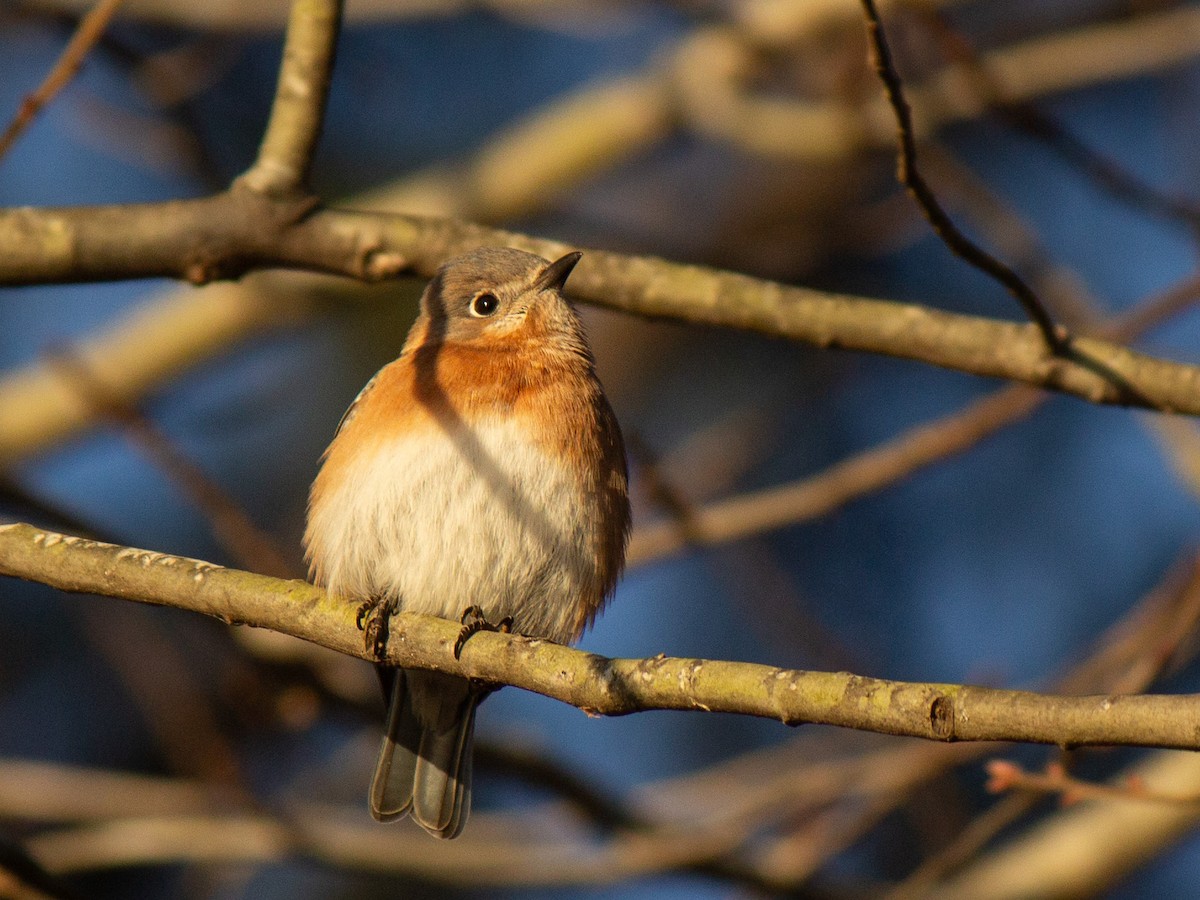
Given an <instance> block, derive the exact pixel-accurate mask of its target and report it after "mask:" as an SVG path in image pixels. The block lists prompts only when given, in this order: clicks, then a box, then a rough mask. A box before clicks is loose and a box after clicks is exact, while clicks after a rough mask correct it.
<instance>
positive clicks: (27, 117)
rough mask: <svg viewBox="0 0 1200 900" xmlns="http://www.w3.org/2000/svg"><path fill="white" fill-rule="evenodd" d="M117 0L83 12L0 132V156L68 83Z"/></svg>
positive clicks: (106, 0) (102, 1)
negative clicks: (46, 71)
mask: <svg viewBox="0 0 1200 900" xmlns="http://www.w3.org/2000/svg"><path fill="white" fill-rule="evenodd" d="M121 3H122V0H99V2H98V3H97V4H96V5H95V6H94V7H92V9H91V10H90V11H89V12H88V13H87V15H85V16H84V17H83V18H82V19H80V20H79V26H78V27H77V28H76V29H75V33H74V34H73V35H71V40H70V41H68V42H67V46H66V47H65V48H63V52H62V53H61V54H59V57H58V60H57V61H56V62H55V63H54V68H52V69H51V70H50V74H49V75H47V76H46V78H45V80H44V81H43V82H42V83H41V84H40V85H38V87H37V90H35V91H34V92H33V93H31V94H28V95H26V97H25V99H24V100H22V101H21V108H20V109H19V110H17V114H16V115H15V116H14V117H13V119H12V121H11V122H9V123H8V127H7V128H5V129H4V134H2V135H0V159H3V157H4V155H5V154H6V153H8V151H9V149H10V148H11V147H12V145H13V144H14V143H16V141H17V138H19V137H20V136H21V135H22V134H23V133H24V132H25V129H26V128H28V127H29V125H30V124H31V123H32V122H33V120H34V118H35V117H36V116H37V114H38V113H39V112H40V111H41V110H42V108H43V107H44V106H45V105H46V104H47V103H49V102H50V101H51V100H53V99H54V98H55V97H56V96H58V92H59V91H61V90H62V89H63V88H65V87H66V86H67V85H68V84H70V82H71V79H73V78H74V77H75V75H76V73H78V72H79V69H80V67H81V66H82V65H83V61H84V59H86V58H87V55H88V53H90V52H91V49H92V47H94V46H95V45H96V42H97V41H99V40H100V38H101V37H102V36H103V34H104V29H105V28H107V27H108V23H109V21H110V20H111V19H112V17H113V16H114V15H115V14H116V12H117V9H118V8H120V6H121Z"/></svg>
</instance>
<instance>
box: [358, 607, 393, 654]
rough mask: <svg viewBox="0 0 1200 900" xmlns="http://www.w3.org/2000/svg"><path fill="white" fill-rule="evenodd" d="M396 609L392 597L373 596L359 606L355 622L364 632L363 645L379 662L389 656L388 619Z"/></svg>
mask: <svg viewBox="0 0 1200 900" xmlns="http://www.w3.org/2000/svg"><path fill="white" fill-rule="evenodd" d="M395 611H396V604H395V603H394V602H393V601H392V599H391V598H390V597H373V598H372V599H370V600H368V601H367V602H366V603H364V604H363V605H362V606H360V607H359V608H358V616H357V617H356V618H355V620H354V621H355V622H356V623H357V625H358V627H359V628H360V629H361V630H362V633H363V646H364V647H365V648H366V649H367V651H368V652H369V653H371V655H372V656H374V657H375V659H376V660H377V661H378V662H382V661H383V660H384V659H386V658H387V643H388V632H389V629H388V620H390V619H391V617H392V614H393V613H394V612H395Z"/></svg>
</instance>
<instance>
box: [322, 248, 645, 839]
mask: <svg viewBox="0 0 1200 900" xmlns="http://www.w3.org/2000/svg"><path fill="white" fill-rule="evenodd" d="M581 255H582V254H580V253H568V254H567V255H566V256H563V257H562V258H561V259H558V260H556V261H554V262H547V261H546V260H544V259H542V258H541V257H539V256H534V255H533V254H531V253H524V252H522V251H520V250H511V249H496V248H492V249H481V250H475V251H472V252H470V253H467V254H466V255H464V256H460V257H458V258H457V259H453V260H451V261H449V262H447V263H446V264H445V265H444V266H442V268H441V269H440V270H439V271H438V273H437V274H436V275H435V276H434V278H433V280H432V281H431V282H430V283H429V286H428V287H427V288H426V289H425V293H424V295H423V296H422V297H421V312H420V315H419V316H418V318H417V320H416V322H415V323H414V324H413V326H412V330H411V331H410V332H409V334H408V339H407V340H406V341H405V343H404V347H403V349H402V350H401V352H400V356H399V358H398V359H396V360H395V361H394V362H392V363H391V364H389V365H387V366H385V367H384V368H383V369H382V370H380V372H379V373H378V374H377V375H375V377H374V378H372V379H371V380H370V381H369V382H368V383H367V385H366V387H364V388H363V389H362V391H361V393H359V395H358V397H357V398H356V399H355V401H354V402H353V403H352V404H351V406H350V408H349V409H348V410H347V411H346V414H345V416H344V417H343V418H342V421H341V424H340V425H339V426H338V430H337V433H336V435H335V436H334V439H333V443H332V444H331V445H330V446H329V449H328V450H327V451H326V452H325V456H324V462H323V465H322V467H321V471H320V473H319V474H318V475H317V478H316V481H315V482H314V484H313V488H312V494H311V497H310V500H309V510H308V527H307V529H306V531H305V546H306V555H307V558H308V561H309V567H310V571H311V574H312V578H313V580H314V581H315V582H316V583H318V584H321V585H323V586H325V587H326V588H327V589H328V590H329V591H331V592H332V593H334V594H337V595H340V596H343V597H346V598H349V599H354V600H357V601H360V602H363V601H365V602H367V603H368V604H376V605H378V606H380V607H381V608H383V609H385V610H386V612H388V613H390V612H394V611H411V612H419V613H428V614H431V615H435V616H442V617H444V618H455V619H458V618H460V617H465V615H466V613H465V612H464V611H465V610H470V609H472V608H474V611H475V614H476V615H477V616H479V617H481V618H482V619H484V620H486V621H487V622H490V623H497V622H500V621H502V620H508V619H511V627H512V630H513V631H515V632H516V633H518V634H523V635H527V636H530V637H537V638H545V639H548V640H551V641H556V642H560V643H566V642H570V641H574V640H576V639H578V638H579V636H580V635H581V634H582V633H583V631H584V629H585V628H587V627H588V626H589V625H590V624H591V623H592V620H593V619H594V618H595V616H596V614H597V612H599V610H600V608H601V607H602V606H603V604H604V602H605V600H606V599H607V598H608V596H609V594H610V593H611V592H612V589H613V585H614V584H615V582H616V579H617V576H618V574H619V572H620V569H621V566H622V565H623V563H624V558H625V543H626V540H627V538H628V532H629V500H628V493H627V473H626V464H625V449H624V445H623V443H622V440H621V432H620V429H619V427H618V425H617V421H616V418H615V417H614V416H613V412H612V409H611V408H610V407H609V405H608V401H607V399H606V398H605V396H604V392H603V390H602V389H601V386H600V382H599V380H598V379H597V377H596V373H595V369H594V364H593V359H592V354H591V351H590V349H589V348H588V345H587V341H586V339H585V338H584V334H583V329H582V327H581V325H580V322H579V319H578V318H577V317H576V315H575V312H574V311H573V310H572V309H571V307H570V306H569V305H568V304H567V302H566V300H564V299H563V295H562V289H563V285H564V283H565V282H566V280H567V276H568V275H570V273H571V270H572V269H573V268H574V267H575V264H576V263H577V262H578V261H579V258H580V256H581ZM464 621H465V618H464ZM468 633H469V632H468V631H464V635H466V634H468ZM393 671H394V675H393V674H391V673H392V672H393ZM388 674H389V676H390V684H391V686H390V690H387V689H386V688H385V692H387V693H390V696H389V697H388V716H387V725H386V733H385V736H384V740H383V747H382V750H381V752H380V758H379V765H378V768H377V769H376V772H375V777H374V780H373V782H372V784H371V793H370V804H371V813H372V815H374V816H375V818H376V819H378V820H380V821H390V820H392V819H397V818H400V817H402V816H404V815H406V814H411V815H412V817H413V819H415V820H416V822H417V823H418V824H419V825H421V827H422V828H424V829H425V830H426V831H428V832H429V833H430V834H433V835H436V836H437V837H442V838H452V837H456V836H457V835H458V834H459V833H460V832H461V831H462V828H463V825H464V824H465V823H466V820H467V815H468V813H469V811H470V806H471V741H472V734H473V732H474V725H475V708H476V706H477V705H478V703H479V701H480V700H481V699H482V698H483V697H485V696H486V695H487V693H488V688H487V687H486V686H483V685H480V684H476V683H472V682H470V681H468V680H467V679H464V678H459V677H456V676H453V675H447V674H444V673H440V672H434V671H429V670H420V669H395V670H388Z"/></svg>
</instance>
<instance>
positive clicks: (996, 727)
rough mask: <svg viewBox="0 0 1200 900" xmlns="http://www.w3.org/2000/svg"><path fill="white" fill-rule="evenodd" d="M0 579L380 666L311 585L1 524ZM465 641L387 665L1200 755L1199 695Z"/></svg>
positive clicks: (610, 709)
mask: <svg viewBox="0 0 1200 900" xmlns="http://www.w3.org/2000/svg"><path fill="white" fill-rule="evenodd" d="M0 574H4V575H12V576H16V577H19V578H25V579H29V580H33V581H39V582H42V583H44V584H48V585H51V586H53V587H56V588H59V589H61V590H66V591H75V592H84V593H92V594H104V595H108V596H113V597H121V598H124V599H128V600H136V601H139V602H143V603H154V604H159V605H165V606H174V607H178V608H180V609H188V610H192V611H194V612H202V613H205V614H207V615H211V616H215V617H217V618H219V619H222V620H223V621H226V622H229V623H242V624H249V625H257V626H260V627H264V628H270V629H272V630H275V631H280V632H283V633H285V634H291V635H293V636H295V637H299V638H302V639H304V640H307V641H311V642H313V643H316V644H321V645H323V646H325V647H329V648H330V649H333V650H337V651H339V652H341V653H346V654H349V655H352V656H359V657H362V658H364V659H365V658H369V655H368V653H367V652H366V650H365V649H364V647H363V640H362V634H361V632H360V631H359V630H358V627H357V625H356V623H355V618H356V608H355V606H354V605H353V604H350V603H346V602H345V601H342V600H339V599H338V598H336V597H331V596H330V595H328V594H326V593H325V592H324V591H322V590H320V589H319V588H316V587H313V586H312V585H309V584H306V583H305V582H302V581H282V580H279V579H274V578H268V577H266V576H263V575H255V574H252V573H250V572H242V571H238V570H235V569H226V568H222V567H220V566H215V565H213V564H211V563H206V562H200V561H198V560H192V559H184V558H181V557H177V556H168V555H165V554H161V553H155V552H153V551H149V550H136V549H133V548H129V547H118V546H114V545H112V544H103V543H98V542H95V541H88V540H84V539H81V538H74V537H65V536H63V535H60V534H54V533H52V532H47V531H44V530H40V529H37V528H34V527H33V526H30V525H24V524H14V525H5V526H0ZM458 632H459V626H458V625H457V623H454V622H449V621H446V620H442V619H436V618H432V617H428V616H417V615H413V614H410V613H404V614H401V615H398V616H396V617H394V618H393V619H392V625H391V638H390V640H389V642H388V649H387V661H388V662H390V663H393V664H397V665H405V666H413V667H417V668H430V669H438V670H441V671H446V672H453V673H455V674H458V675H463V676H466V677H470V678H476V679H481V680H484V681H488V682H493V683H496V684H510V685H514V686H516V687H521V688H524V689H526V690H530V691H535V692H537V693H539V694H544V695H545V696H547V697H552V698H554V699H557V700H561V701H563V702H565V703H569V704H571V705H572V706H576V707H579V708H580V709H583V710H585V711H587V712H589V713H592V714H597V715H626V714H629V713H634V712H640V711H645V710H652V709H675V710H704V711H711V712H731V713H741V714H744V715H753V716H761V717H764V718H771V719H778V720H780V721H782V722H784V723H787V724H790V725H799V724H803V723H819V724H826V725H840V726H844V727H850V728H859V729H863V730H867V731H876V732H881V733H885V734H895V735H909V736H912V737H920V738H927V739H932V740H942V741H955V740H972V741H1030V742H1036V743H1048V744H1069V745H1091V744H1101V745H1128V746H1146V747H1173V748H1186V749H1200V700H1197V699H1196V698H1195V697H1190V696H1163V695H1132V696H1128V695H1127V696H1112V697H1064V696H1053V695H1046V694H1035V693H1030V692H1027V691H1010V690H996V689H990V688H979V687H970V686H964V685H947V684H920V683H909V682H899V681H887V680H883V679H877V678H865V677H862V676H858V675H852V674H849V673H846V672H806V671H799V670H789V669H780V668H775V667H772V666H764V665H756V664H751V663H740V662H724V661H719V660H701V659H674V658H670V657H665V656H659V657H654V658H652V659H606V658H604V657H600V656H596V655H594V654H590V653H584V652H582V651H579V650H573V649H570V648H568V647H562V646H559V645H557V644H550V643H546V642H544V641H535V640H529V639H526V638H521V637H513V636H509V635H503V634H487V633H483V634H477V635H475V636H474V637H472V638H471V640H470V641H469V642H468V643H467V645H466V648H465V649H464V651H463V653H462V658H461V659H460V660H456V659H455V658H454V655H453V653H452V652H451V648H452V647H453V645H454V641H455V639H456V638H457V636H458Z"/></svg>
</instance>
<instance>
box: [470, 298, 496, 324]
mask: <svg viewBox="0 0 1200 900" xmlns="http://www.w3.org/2000/svg"><path fill="white" fill-rule="evenodd" d="M499 308H500V299H499V298H498V297H497V296H496V295H495V294H489V293H483V294H480V295H479V296H478V297H476V298H475V299H474V300H472V301H471V315H473V316H475V317H476V318H479V319H483V318H486V317H487V316H490V315H491V314H492V313H494V312H495V311H496V310H498V309H499Z"/></svg>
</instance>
